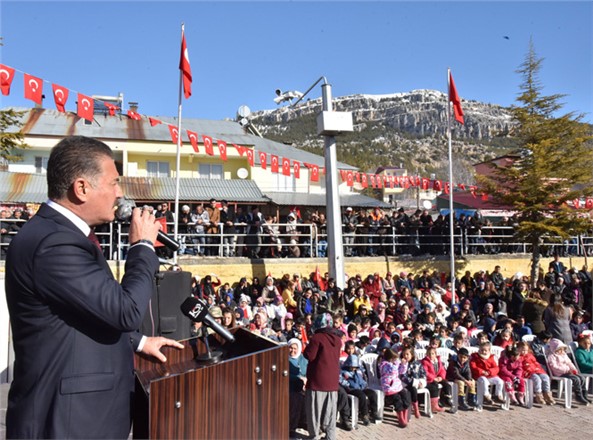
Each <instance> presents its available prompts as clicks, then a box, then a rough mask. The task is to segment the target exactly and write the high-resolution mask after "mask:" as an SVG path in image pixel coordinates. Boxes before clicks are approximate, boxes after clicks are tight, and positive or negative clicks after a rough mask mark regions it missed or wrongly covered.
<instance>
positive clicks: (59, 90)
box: [51, 84, 68, 113]
mask: <svg viewBox="0 0 593 440" xmlns="http://www.w3.org/2000/svg"><path fill="white" fill-rule="evenodd" d="M51 87H52V89H53V91H54V101H55V102H56V108H57V109H58V111H59V112H62V113H63V112H65V111H66V107H65V105H66V101H68V89H67V88H65V87H62V86H59V85H57V84H52V85H51Z"/></svg>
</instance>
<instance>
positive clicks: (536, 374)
mask: <svg viewBox="0 0 593 440" xmlns="http://www.w3.org/2000/svg"><path fill="white" fill-rule="evenodd" d="M517 350H518V351H519V360H521V364H522V365H523V377H524V378H525V379H531V381H532V382H533V401H534V402H535V403H539V404H540V405H543V404H544V403H546V404H548V405H555V404H556V401H555V400H554V397H552V391H551V388H550V376H548V374H547V373H546V370H544V368H543V367H542V365H541V364H540V363H539V362H538V361H537V359H536V358H535V356H534V355H533V352H532V351H531V350H530V349H529V344H528V343H527V342H519V343H518V344H517Z"/></svg>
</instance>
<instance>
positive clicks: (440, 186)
mask: <svg viewBox="0 0 593 440" xmlns="http://www.w3.org/2000/svg"><path fill="white" fill-rule="evenodd" d="M432 189H434V190H435V191H442V190H443V182H441V181H440V180H435V181H434V182H433V183H432Z"/></svg>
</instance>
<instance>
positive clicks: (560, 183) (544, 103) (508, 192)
mask: <svg viewBox="0 0 593 440" xmlns="http://www.w3.org/2000/svg"><path fill="white" fill-rule="evenodd" d="M542 61H543V58H539V57H538V56H537V54H536V52H535V49H534V47H533V43H532V42H530V45H529V51H528V54H527V56H526V57H525V61H524V62H523V64H521V66H520V68H519V70H517V73H519V74H520V75H521V76H522V78H523V82H522V84H521V86H520V89H521V93H520V94H519V96H518V98H517V101H518V103H519V104H518V105H517V106H513V107H512V108H511V111H512V115H513V119H514V121H515V123H516V127H515V129H514V132H513V133H512V134H513V136H514V137H515V138H516V139H517V140H518V145H519V148H518V150H516V157H515V158H514V160H513V162H512V164H511V165H510V166H508V165H507V166H503V167H497V166H496V165H493V173H492V175H490V176H488V177H484V176H482V177H479V178H478V181H479V183H480V184H481V185H482V186H483V187H484V188H485V189H486V191H487V192H488V193H489V194H491V195H492V196H493V197H494V199H495V200H497V201H498V202H499V203H500V204H502V205H506V206H510V209H512V210H514V211H516V212H517V216H518V220H519V227H518V228H517V230H516V231H515V233H516V235H517V238H518V239H519V240H522V241H525V242H527V243H529V244H530V245H531V252H532V256H531V258H532V259H531V265H532V266H531V280H532V283H535V282H536V281H537V277H538V276H539V275H540V273H539V261H540V256H541V250H542V249H541V245H542V242H543V240H544V239H546V241H548V242H549V241H553V240H557V241H558V242H559V243H561V242H562V241H563V240H566V239H568V238H569V237H570V236H571V235H575V234H578V233H581V232H584V231H585V230H587V229H590V228H591V219H590V217H589V216H588V215H587V214H586V213H585V212H583V210H582V209H577V208H576V206H575V205H577V206H578V204H577V203H575V201H576V200H580V199H581V197H586V196H590V195H591V194H592V191H593V187H592V183H593V167H592V165H591V164H593V146H592V144H591V139H592V136H591V134H592V131H591V127H590V126H589V125H587V124H584V123H582V122H581V121H582V118H583V115H582V114H579V115H577V114H574V113H567V114H565V115H563V116H560V117H556V116H555V115H556V114H557V112H558V111H559V110H560V109H561V108H562V107H563V104H562V103H561V102H560V100H561V99H562V98H563V96H564V95H559V94H555V95H549V96H545V95H543V94H542V89H543V87H542V85H541V83H540V81H539V77H538V75H539V72H540V70H541V67H542Z"/></svg>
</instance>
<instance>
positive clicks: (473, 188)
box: [469, 185, 478, 198]
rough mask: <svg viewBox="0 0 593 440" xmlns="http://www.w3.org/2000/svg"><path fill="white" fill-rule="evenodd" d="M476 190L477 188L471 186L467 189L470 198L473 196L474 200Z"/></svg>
mask: <svg viewBox="0 0 593 440" xmlns="http://www.w3.org/2000/svg"><path fill="white" fill-rule="evenodd" d="M477 189H478V187H477V186H474V185H471V186H470V187H469V192H470V193H471V195H472V196H474V198H476V190H477Z"/></svg>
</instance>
